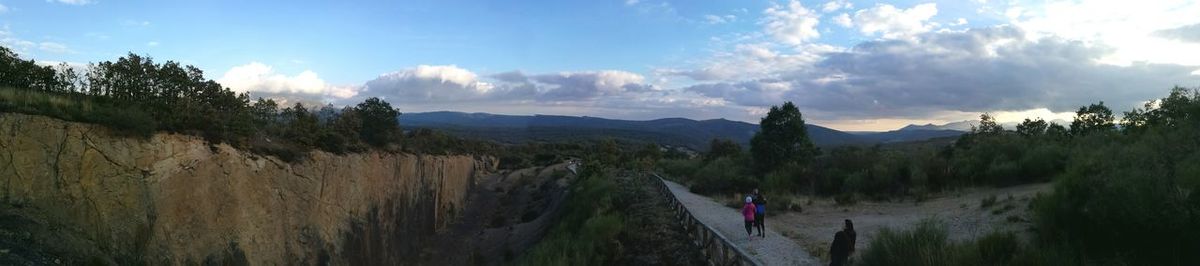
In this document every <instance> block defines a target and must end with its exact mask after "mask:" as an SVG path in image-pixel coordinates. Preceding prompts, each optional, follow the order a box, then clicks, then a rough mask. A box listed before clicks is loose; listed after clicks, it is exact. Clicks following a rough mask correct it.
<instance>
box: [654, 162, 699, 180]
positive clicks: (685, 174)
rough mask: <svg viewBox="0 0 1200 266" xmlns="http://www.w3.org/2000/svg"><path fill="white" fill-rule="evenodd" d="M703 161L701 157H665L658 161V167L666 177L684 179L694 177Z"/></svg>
mask: <svg viewBox="0 0 1200 266" xmlns="http://www.w3.org/2000/svg"><path fill="white" fill-rule="evenodd" d="M702 163H703V162H702V161H701V160H699V159H664V160H659V161H658V169H659V170H660V171H662V173H663V174H664V175H666V176H665V177H666V178H671V179H673V180H675V181H683V180H687V179H690V178H692V177H693V175H694V174H695V173H696V170H698V169H699V168H700V165H701V164H702Z"/></svg>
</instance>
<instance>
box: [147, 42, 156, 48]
mask: <svg viewBox="0 0 1200 266" xmlns="http://www.w3.org/2000/svg"><path fill="white" fill-rule="evenodd" d="M146 46H150V47H158V42H157V41H151V42H147V43H146Z"/></svg>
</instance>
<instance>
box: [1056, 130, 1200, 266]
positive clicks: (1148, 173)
mask: <svg viewBox="0 0 1200 266" xmlns="http://www.w3.org/2000/svg"><path fill="white" fill-rule="evenodd" d="M1111 138H1115V137H1113V136H1099V137H1089V138H1086V139H1083V140H1081V143H1080V145H1079V146H1078V147H1079V149H1077V151H1076V155H1075V156H1073V157H1072V158H1071V160H1070V162H1069V163H1068V166H1067V168H1066V173H1064V174H1063V175H1062V176H1061V177H1060V180H1059V182H1058V183H1057V184H1056V185H1055V190H1054V193H1053V194H1051V195H1048V196H1046V197H1043V198H1039V199H1038V201H1037V202H1035V204H1034V209H1035V213H1036V216H1035V221H1036V223H1037V225H1038V227H1039V232H1041V234H1042V235H1041V236H1040V237H1041V238H1042V239H1048V240H1060V241H1063V243H1060V245H1063V246H1068V247H1070V248H1072V249H1074V250H1077V251H1080V252H1083V253H1085V255H1086V257H1088V258H1090V259H1091V260H1093V261H1095V262H1126V263H1132V264H1155V265H1178V264H1186V263H1187V262H1196V261H1200V253H1197V252H1196V250H1200V229H1197V228H1200V227H1197V226H1196V225H1198V224H1200V204H1198V203H1200V195H1198V193H1195V192H1194V191H1200V186H1197V185H1196V183H1194V182H1191V181H1188V180H1196V179H1197V176H1196V172H1195V171H1194V170H1193V169H1194V168H1195V165H1197V164H1200V160H1197V158H1200V157H1198V156H1197V155H1198V154H1200V153H1198V152H1197V147H1200V143H1197V142H1198V138H1200V134H1198V133H1197V132H1196V130H1194V129H1193V130H1188V131H1182V130H1171V131H1167V132H1160V131H1155V130H1154V129H1150V131H1149V132H1147V133H1145V135H1142V136H1139V137H1138V139H1136V141H1132V142H1130V143H1122V141H1121V140H1117V139H1111ZM1183 191H1192V192H1191V193H1184V192H1183ZM1134 262H1136V263H1134Z"/></svg>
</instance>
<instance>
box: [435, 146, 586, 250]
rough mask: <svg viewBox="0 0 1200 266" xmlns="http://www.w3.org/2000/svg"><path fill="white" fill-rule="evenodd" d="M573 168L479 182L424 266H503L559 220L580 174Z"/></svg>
mask: <svg viewBox="0 0 1200 266" xmlns="http://www.w3.org/2000/svg"><path fill="white" fill-rule="evenodd" d="M568 166H570V164H569V163H559V164H555V165H551V166H546V167H530V168H525V169H520V170H514V171H502V172H501V173H497V174H495V175H491V176H487V177H485V178H483V179H482V180H479V183H478V184H477V187H476V188H475V189H474V190H473V191H472V192H471V196H470V200H469V201H468V205H467V206H466V208H467V209H466V210H465V211H464V212H463V215H462V217H459V219H458V222H456V223H454V224H452V225H450V226H449V227H448V228H445V229H444V230H443V231H441V232H438V235H437V236H435V238H434V240H433V241H432V243H430V245H429V248H427V249H426V250H425V252H424V253H423V254H422V256H421V258H420V259H421V263H419V264H423V265H500V264H504V263H508V262H511V261H512V260H513V259H515V258H516V256H517V255H519V254H520V253H521V252H523V251H524V250H525V249H527V248H529V247H530V246H532V245H534V244H536V243H537V241H539V240H540V239H541V238H542V236H543V235H544V234H545V233H546V230H547V229H549V228H550V226H552V225H553V224H554V222H556V221H557V217H558V213H559V212H560V211H561V210H562V206H563V202H564V200H565V199H566V190H567V184H568V183H569V180H570V179H573V178H575V174H574V173H573V172H572V171H570V170H569V169H568Z"/></svg>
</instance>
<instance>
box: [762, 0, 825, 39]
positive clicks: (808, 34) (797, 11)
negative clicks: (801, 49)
mask: <svg viewBox="0 0 1200 266" xmlns="http://www.w3.org/2000/svg"><path fill="white" fill-rule="evenodd" d="M763 14H764V15H765V18H764V19H763V24H764V29H765V31H766V32H767V34H769V35H771V36H772V37H774V38H775V39H776V40H778V41H780V42H783V43H785V44H790V45H800V44H802V43H804V42H806V41H809V40H812V39H816V38H820V37H821V33H820V32H819V31H817V24H819V23H820V20H818V19H819V18H820V17H821V15H820V14H817V13H816V12H813V11H812V10H809V9H808V8H805V7H804V6H803V5H801V4H800V2H799V1H795V0H792V1H791V2H789V3H788V4H787V6H779V5H777V4H776V5H774V6H772V7H770V8H767V9H766V10H764V11H763Z"/></svg>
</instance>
